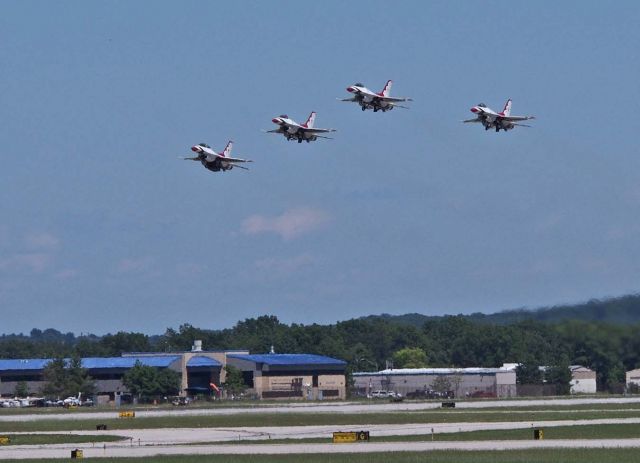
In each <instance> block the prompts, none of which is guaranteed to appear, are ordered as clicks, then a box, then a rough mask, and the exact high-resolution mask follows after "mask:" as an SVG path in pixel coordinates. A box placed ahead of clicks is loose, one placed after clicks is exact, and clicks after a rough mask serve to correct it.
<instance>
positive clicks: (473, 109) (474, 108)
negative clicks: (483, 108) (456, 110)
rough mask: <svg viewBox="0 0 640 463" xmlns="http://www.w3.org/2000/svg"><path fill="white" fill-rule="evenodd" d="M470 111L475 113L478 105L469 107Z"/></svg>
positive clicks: (477, 110)
mask: <svg viewBox="0 0 640 463" xmlns="http://www.w3.org/2000/svg"><path fill="white" fill-rule="evenodd" d="M470 111H471V112H472V113H477V112H479V111H480V110H479V109H478V107H477V106H474V107H473V108H471V109H470Z"/></svg>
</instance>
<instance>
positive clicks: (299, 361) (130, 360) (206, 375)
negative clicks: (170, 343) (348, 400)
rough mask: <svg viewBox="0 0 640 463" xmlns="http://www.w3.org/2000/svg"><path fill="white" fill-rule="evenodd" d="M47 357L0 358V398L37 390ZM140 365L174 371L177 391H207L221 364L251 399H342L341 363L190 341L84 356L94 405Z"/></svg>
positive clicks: (220, 379) (118, 391)
mask: <svg viewBox="0 0 640 463" xmlns="http://www.w3.org/2000/svg"><path fill="white" fill-rule="evenodd" d="M50 361H51V359H9V360H7V359H0V397H2V396H4V397H13V395H14V391H15V389H16V386H17V385H18V383H19V382H21V381H24V382H26V384H27V387H28V390H29V394H31V395H37V394H41V390H42V387H43V384H44V378H43V373H44V368H45V367H46V365H47V363H49V362H50ZM137 362H140V363H141V364H142V365H146V366H150V367H154V368H159V369H164V368H168V369H171V370H174V371H176V372H178V373H180V375H181V393H180V394H181V395H184V396H194V395H198V394H210V393H211V391H212V388H211V386H210V384H211V383H213V384H215V385H216V386H217V387H218V386H219V385H220V384H221V383H224V381H225V370H224V366H225V365H232V366H234V367H236V368H238V369H240V370H241V371H242V375H243V378H244V381H245V385H246V386H247V391H246V393H247V395H249V396H253V397H255V398H257V399H279V398H282V399H344V398H345V397H346V380H345V370H346V367H347V363H346V362H345V361H343V360H338V359H334V358H330V357H325V356H321V355H313V354H275V353H270V354H254V355H252V354H250V353H249V351H248V350H246V349H239V350H206V351H205V350H202V344H201V343H200V342H198V341H196V342H195V343H194V345H193V348H192V349H191V351H187V352H171V353H167V352H131V353H123V354H122V356H121V357H88V358H83V359H82V366H83V367H84V368H86V369H87V370H88V373H89V376H91V378H93V379H94V381H95V386H96V396H97V398H98V402H99V403H105V402H108V401H110V400H115V397H116V396H117V395H122V394H126V393H128V389H127V388H126V387H125V386H124V384H123V383H122V378H123V376H124V375H125V373H126V372H127V371H128V370H129V369H130V368H132V367H133V366H135V364H136V363H137Z"/></svg>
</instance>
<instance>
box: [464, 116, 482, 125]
mask: <svg viewBox="0 0 640 463" xmlns="http://www.w3.org/2000/svg"><path fill="white" fill-rule="evenodd" d="M462 122H464V123H465V124H466V123H468V122H480V119H479V118H477V117H476V118H475V119H467V120H466V121H462Z"/></svg>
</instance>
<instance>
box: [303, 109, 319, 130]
mask: <svg viewBox="0 0 640 463" xmlns="http://www.w3.org/2000/svg"><path fill="white" fill-rule="evenodd" d="M315 122H316V112H315V111H312V112H311V114H309V119H307V122H305V123H304V125H303V127H306V128H308V129H312V128H313V124H315Z"/></svg>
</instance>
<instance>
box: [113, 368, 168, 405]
mask: <svg viewBox="0 0 640 463" xmlns="http://www.w3.org/2000/svg"><path fill="white" fill-rule="evenodd" d="M122 384H124V385H125V386H126V387H127V389H129V392H131V393H132V394H133V395H134V396H136V397H137V398H138V400H141V401H148V400H152V399H154V398H158V397H162V396H166V395H175V394H177V393H178V392H179V391H180V374H179V373H178V372H176V371H173V370H169V369H168V368H165V369H162V370H158V369H157V368H154V367H150V366H147V365H143V364H142V363H141V362H140V361H137V362H136V364H135V365H134V366H133V368H131V369H130V370H129V371H127V372H126V373H125V375H124V377H123V378H122Z"/></svg>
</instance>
